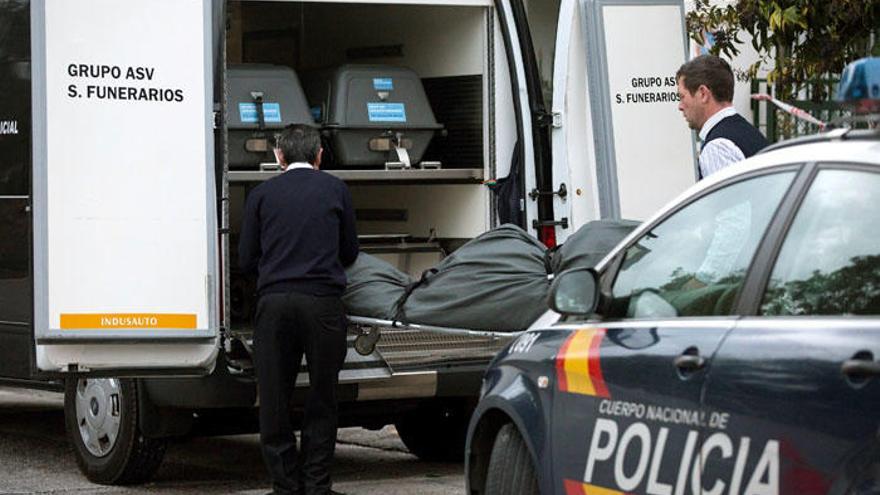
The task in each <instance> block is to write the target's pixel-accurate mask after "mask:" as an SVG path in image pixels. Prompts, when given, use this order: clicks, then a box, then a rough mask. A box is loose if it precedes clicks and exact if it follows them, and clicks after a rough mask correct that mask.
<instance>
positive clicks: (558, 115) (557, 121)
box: [535, 112, 562, 129]
mask: <svg viewBox="0 0 880 495" xmlns="http://www.w3.org/2000/svg"><path fill="white" fill-rule="evenodd" d="M535 122H536V123H537V124H538V126H540V127H552V128H554V129H560V128H562V112H535Z"/></svg>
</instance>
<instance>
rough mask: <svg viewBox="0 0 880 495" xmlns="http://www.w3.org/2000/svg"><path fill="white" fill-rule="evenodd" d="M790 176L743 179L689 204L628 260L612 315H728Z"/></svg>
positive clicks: (641, 242) (631, 251)
mask: <svg viewBox="0 0 880 495" xmlns="http://www.w3.org/2000/svg"><path fill="white" fill-rule="evenodd" d="M794 175H795V173H794V172H793V171H792V172H779V173H774V174H768V175H764V176H760V177H755V178H751V179H746V180H743V181H741V182H738V183H736V184H733V185H730V186H727V187H725V188H723V189H720V190H718V191H715V192H712V193H711V194H709V195H707V196H704V197H703V198H700V199H699V200H697V201H695V202H693V203H691V204H689V205H688V206H686V207H684V208H683V209H681V210H679V211H678V212H676V213H674V214H673V215H672V216H670V217H669V218H668V219H666V220H664V221H663V222H662V223H660V224H659V225H657V226H655V227H653V228H652V229H651V230H650V231H648V232H647V233H646V234H645V235H644V236H642V238H641V239H639V240H638V241H637V242H636V243H635V244H633V245H632V246H631V247H630V248H629V249H628V250H627V251H626V253H625V255H624V259H623V262H622V264H621V268H620V271H619V272H618V274H617V278H616V280H615V282H614V285H613V287H612V303H611V311H610V313H611V314H609V316H611V317H627V318H666V317H675V316H710V315H727V314H730V311H731V309H732V307H733V302H734V299H735V298H736V294H737V291H738V290H739V287H740V285H741V284H742V282H743V279H744V278H745V274H746V271H747V269H748V266H749V263H750V262H751V260H752V256H753V255H754V252H755V249H756V248H757V246H758V243H759V242H760V241H761V237H762V236H763V235H764V231H765V230H766V228H767V225H768V224H769V223H770V219H771V218H772V216H773V213H774V212H775V211H776V208H777V206H778V205H779V202H780V201H781V200H782V197H783V195H784V194H785V191H786V190H787V189H788V186H789V184H791V181H792V179H793V178H794Z"/></svg>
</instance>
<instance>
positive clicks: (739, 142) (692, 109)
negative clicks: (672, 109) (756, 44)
mask: <svg viewBox="0 0 880 495" xmlns="http://www.w3.org/2000/svg"><path fill="white" fill-rule="evenodd" d="M675 79H676V80H677V81H678V95H679V96H680V97H681V100H680V101H679V103H678V109H679V110H680V111H681V113H682V115H684V119H685V120H686V121H687V123H688V125H689V126H690V128H691V129H694V130H695V131H698V132H699V133H700V140H701V141H702V142H703V144H702V147H701V149H700V179H703V178H705V177H708V176H709V175H711V174H713V173H715V172H717V171H719V170H721V169H722V168H724V167H726V166H728V165H730V164H732V163H736V162H738V161H740V160H744V159H746V158H748V157H750V156H752V155H754V154H755V153H757V152H758V151H760V150H761V149H762V148H764V147H765V146H767V144H768V143H767V139H766V138H764V136H763V135H762V134H761V133H760V132H759V131H758V130H757V129H755V127H754V126H752V124H750V123H749V122H748V121H747V120H746V119H744V118H743V117H742V116H741V115H739V114H738V113H736V110H735V109H734V108H733V103H732V101H733V71H732V70H731V69H730V65H728V64H727V62H725V61H724V60H723V59H721V58H719V57H716V56H714V55H700V56H699V57H697V58H695V59H693V60H691V61H690V62H687V63H686V64H684V65H682V66H681V68H679V69H678V72H677V73H676V74H675Z"/></svg>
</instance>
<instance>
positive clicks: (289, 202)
mask: <svg viewBox="0 0 880 495" xmlns="http://www.w3.org/2000/svg"><path fill="white" fill-rule="evenodd" d="M322 151H323V150H322V149H321V139H320V135H319V134H318V131H317V130H315V129H313V128H311V127H307V126H303V125H292V126H288V127H287V128H286V129H284V131H283V132H282V133H281V134H280V135H279V136H278V141H277V147H276V150H275V155H276V157H277V158H278V162H279V164H280V165H281V167H282V169H283V170H285V172H284V173H282V174H281V175H280V176H278V177H275V178H273V179H270V180H268V181H266V182H264V183H262V184H260V185H259V186H257V187H255V188H254V189H253V190H252V191H251V192H250V194H249V195H248V197H247V203H246V205H245V211H244V218H243V221H242V229H241V241H240V245H239V264H240V265H241V268H242V269H243V270H245V271H248V272H251V271H256V272H257V273H258V278H257V291H258V293H259V301H258V303H257V314H256V332H255V334H254V358H255V365H256V370H257V383H258V389H259V398H260V442H261V445H262V448H263V457H264V459H265V462H266V466H267V468H268V469H269V474H270V475H271V477H272V484H273V490H274V493H283V494H290V493H297V494H298V493H308V494H313V493H314V494H319V493H320V494H325V493H331V490H330V486H331V482H330V471H329V468H330V464H331V463H332V460H333V452H334V449H335V446H336V425H337V401H336V385H337V381H338V377H339V371H340V370H341V369H342V364H343V362H344V361H345V354H346V347H347V346H346V324H345V314H344V312H343V307H342V301H341V299H340V297H341V295H342V293H343V291H344V290H345V285H346V279H345V271H344V267H345V266H348V265H350V264H351V263H353V262H354V260H355V258H357V255H358V241H357V233H356V231H355V220H354V211H353V210H352V206H351V196H350V194H349V192H348V188H347V187H346V186H345V183H343V182H342V181H341V180H339V179H337V178H336V177H333V176H332V175H329V174H326V173H324V172H320V171H319V170H318V168H319V166H320V163H321V153H322ZM303 355H305V358H306V363H307V365H308V371H309V391H308V396H307V398H306V404H305V412H304V417H303V423H302V435H301V445H300V446H301V453H300V454H299V455H297V447H296V437H295V436H294V430H293V425H292V423H291V414H290V409H289V403H290V397H291V393H292V392H293V389H294V386H295V384H296V377H297V374H298V373H299V369H300V363H301V362H302V357H303Z"/></svg>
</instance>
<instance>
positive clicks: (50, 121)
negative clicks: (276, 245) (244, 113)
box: [31, 0, 219, 376]
mask: <svg viewBox="0 0 880 495" xmlns="http://www.w3.org/2000/svg"><path fill="white" fill-rule="evenodd" d="M212 17H213V8H212V3H211V1H210V0H126V1H124V2H120V1H118V0H33V2H32V4H31V28H32V55H33V79H32V80H33V110H34V112H33V121H34V123H33V226H34V243H33V246H34V340H35V344H36V367H37V368H38V369H39V371H41V372H48V373H58V372H77V373H89V374H94V375H113V376H133V375H161V374H175V375H183V374H203V373H207V372H209V371H210V370H211V369H212V368H213V366H214V362H215V359H216V356H217V353H218V345H217V339H218V327H219V323H218V322H219V315H218V298H219V296H218V287H219V284H218V273H219V269H218V243H217V225H216V224H217V214H216V192H215V191H216V189H215V175H214V174H215V171H214V170H215V169H214V135H213V133H214V130H213V121H214V117H213V104H212V100H213V76H212V74H213V65H214V58H213V49H214V45H215V43H216V41H215V40H213V39H212V38H213V35H212V32H213V31H214V30H213V29H212Z"/></svg>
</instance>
